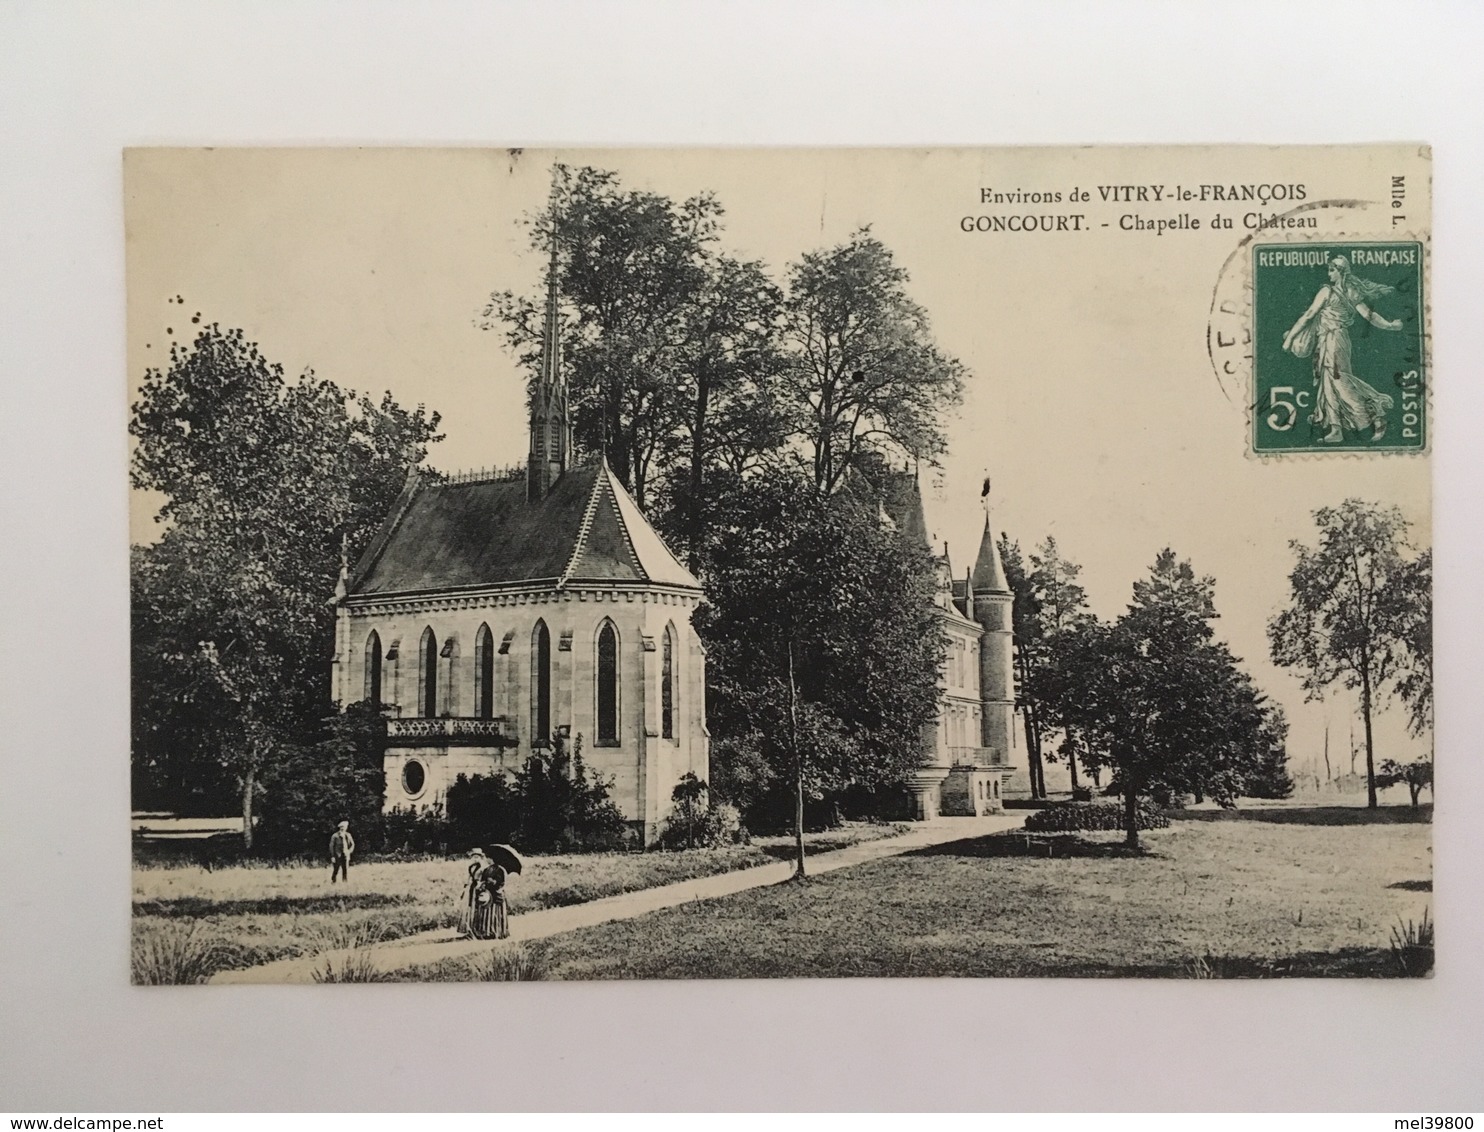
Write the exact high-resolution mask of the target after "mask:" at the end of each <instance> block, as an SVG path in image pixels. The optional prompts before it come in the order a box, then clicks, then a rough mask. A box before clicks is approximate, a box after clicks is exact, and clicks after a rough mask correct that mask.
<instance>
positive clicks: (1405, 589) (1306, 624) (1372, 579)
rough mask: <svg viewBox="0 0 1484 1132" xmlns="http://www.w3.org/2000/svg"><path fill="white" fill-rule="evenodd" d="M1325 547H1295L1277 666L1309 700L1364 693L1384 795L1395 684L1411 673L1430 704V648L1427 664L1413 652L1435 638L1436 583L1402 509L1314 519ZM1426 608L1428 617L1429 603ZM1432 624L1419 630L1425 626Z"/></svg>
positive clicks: (1334, 510) (1275, 623)
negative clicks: (1386, 719) (1385, 720)
mask: <svg viewBox="0 0 1484 1132" xmlns="http://www.w3.org/2000/svg"><path fill="white" fill-rule="evenodd" d="M1314 522H1315V524H1316V525H1317V526H1318V528H1319V543H1318V545H1317V546H1316V547H1313V548H1310V547H1308V546H1306V545H1304V544H1303V543H1301V542H1299V541H1298V540H1296V539H1295V540H1294V541H1292V542H1290V543H1289V546H1290V547H1291V548H1292V549H1293V552H1294V554H1295V555H1296V556H1297V558H1298V562H1297V564H1296V565H1295V566H1294V568H1293V572H1292V573H1291V574H1290V575H1289V584H1290V588H1291V598H1290V604H1289V607H1288V608H1287V609H1285V610H1283V611H1282V612H1281V613H1279V614H1278V615H1277V616H1276V617H1274V618H1273V619H1272V620H1271V621H1270V622H1269V623H1268V640H1269V643H1270V645H1271V649H1272V655H1273V662H1274V663H1275V664H1278V665H1280V666H1283V667H1287V668H1296V669H1299V670H1300V671H1301V672H1302V674H1303V677H1302V678H1303V683H1304V689H1305V691H1306V692H1307V693H1308V696H1309V698H1310V699H1317V698H1319V697H1320V696H1321V695H1322V694H1323V693H1324V690H1325V689H1326V688H1328V687H1330V686H1331V685H1333V684H1337V683H1338V684H1343V685H1344V686H1345V687H1347V688H1351V689H1359V691H1360V714H1361V719H1362V722H1363V723H1364V726H1365V763H1366V794H1367V803H1368V805H1370V806H1372V807H1374V806H1375V805H1376V804H1377V798H1376V752H1375V737H1374V732H1373V727H1372V719H1373V716H1374V714H1375V709H1376V706H1377V704H1378V703H1381V702H1384V701H1383V697H1384V695H1385V693H1386V689H1387V686H1388V684H1389V683H1390V682H1391V681H1392V680H1393V679H1394V678H1395V677H1396V676H1397V675H1398V674H1400V673H1402V672H1403V671H1404V670H1405V672H1406V674H1407V675H1411V676H1412V677H1413V678H1414V679H1417V680H1420V679H1422V673H1423V671H1424V669H1423V667H1422V665H1423V664H1424V663H1426V666H1427V667H1426V671H1427V672H1428V674H1429V675H1428V676H1427V679H1426V688H1427V697H1426V700H1425V701H1424V700H1423V699H1422V688H1421V687H1420V686H1416V690H1415V691H1414V692H1412V695H1413V696H1414V700H1413V701H1412V702H1414V703H1418V704H1421V703H1424V702H1425V703H1426V704H1428V705H1429V706H1430V703H1431V694H1430V693H1431V677H1430V671H1431V646H1430V644H1428V645H1427V646H1426V660H1425V661H1424V660H1422V659H1421V658H1417V657H1412V656H1410V655H1409V649H1408V640H1409V637H1411V638H1412V639H1414V640H1415V642H1416V645H1417V646H1419V647H1421V646H1422V641H1423V640H1424V639H1430V636H1431V598H1430V592H1431V586H1430V569H1429V570H1428V571H1427V574H1428V577H1427V578H1426V579H1425V580H1424V579H1422V578H1421V576H1420V574H1419V571H1418V568H1417V567H1416V565H1415V563H1409V560H1408V556H1407V552H1408V551H1409V550H1410V546H1409V544H1408V540H1407V529H1408V523H1407V521H1406V519H1404V518H1403V517H1402V513H1401V511H1400V510H1399V509H1398V508H1396V507H1383V506H1381V505H1379V504H1375V503H1367V502H1364V501H1362V500H1359V499H1347V500H1345V502H1344V503H1342V504H1340V506H1338V507H1321V508H1320V509H1319V510H1317V511H1315V512H1314ZM1424 600H1425V601H1426V602H1427V607H1426V610H1425V611H1424V610H1423V609H1422V608H1421V606H1420V603H1421V602H1423V601H1424ZM1424 624H1425V625H1426V626H1427V628H1426V630H1425V631H1422V632H1420V633H1419V631H1418V626H1420V625H1424Z"/></svg>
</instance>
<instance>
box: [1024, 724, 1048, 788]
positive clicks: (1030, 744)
mask: <svg viewBox="0 0 1484 1132" xmlns="http://www.w3.org/2000/svg"><path fill="white" fill-rule="evenodd" d="M1034 715H1035V711H1034V709H1032V708H1031V706H1030V705H1029V704H1027V705H1026V708H1025V749H1026V753H1027V756H1028V759H1027V762H1028V765H1027V767H1026V769H1027V770H1028V771H1029V772H1030V774H1029V777H1030V780H1031V797H1032V798H1044V797H1046V780H1045V779H1044V778H1043V777H1042V770H1041V745H1040V743H1039V742H1038V741H1037V740H1038V739H1039V735H1038V734H1037V732H1036V721H1035V719H1034Z"/></svg>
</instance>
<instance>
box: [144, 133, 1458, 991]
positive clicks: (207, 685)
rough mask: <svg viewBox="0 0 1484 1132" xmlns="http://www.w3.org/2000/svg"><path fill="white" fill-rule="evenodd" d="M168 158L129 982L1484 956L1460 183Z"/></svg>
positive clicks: (1270, 969) (1398, 160)
mask: <svg viewBox="0 0 1484 1132" xmlns="http://www.w3.org/2000/svg"><path fill="white" fill-rule="evenodd" d="M124 174H125V175H124V187H125V195H126V225H127V232H126V240H127V270H128V280H127V283H128V367H129V368H128V382H129V385H128V397H129V433H130V460H131V463H130V477H131V487H132V511H131V541H132V555H131V595H132V704H133V725H132V770H133V779H132V782H133V811H134V812H133V829H134V836H133V853H134V869H133V912H134V917H133V963H132V971H133V979H134V981H135V982H136V983H140V984H161V983H224V982H254V983H280V982H283V983H316V982H388V981H488V980H496V981H498V980H525V979H568V980H570V979H661V978H753V977H760V976H762V977H771V976H776V977H816V976H919V977H920V976H978V977H991V976H1074V977H1172V978H1231V977H1291V976H1299V977H1366V978H1397V977H1418V976H1426V975H1428V974H1430V973H1431V972H1432V970H1433V956H1434V920H1433V910H1432V906H1431V905H1432V896H1431V892H1432V860H1431V844H1432V838H1431V819H1432V788H1433V742H1432V645H1431V640H1432V556H1431V485H1430V478H1429V477H1430V472H1429V450H1430V445H1431V437H1432V424H1433V422H1432V417H1431V414H1432V404H1433V402H1432V399H1431V396H1430V388H1431V382H1432V379H1433V369H1432V364H1431V361H1432V359H1431V353H1430V349H1431V347H1430V342H1431V327H1430V325H1429V295H1430V292H1429V286H1428V282H1429V269H1430V257H1431V250H1432V249H1431V241H1430V227H1431V214H1430V195H1431V156H1430V152H1429V150H1428V148H1427V146H1425V145H1422V144H1420V143H1414V144H1389V145H1368V146H1336V147H1279V148H1274V147H1258V146H1220V147H1118V148H1115V147H1083V148H1063V149H1058V148H1013V149H922V150H914V149H884V150H850V149H821V150H806V149H799V150H748V149H718V150H687V149H670V150H592V151H589V150H567V151H535V150H513V149H478V148H464V149H194V150H187V149H138V150H130V151H128V152H126V153H125V155H124ZM1444 930H1445V931H1446V926H1445V928H1444Z"/></svg>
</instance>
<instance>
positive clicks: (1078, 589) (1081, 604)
mask: <svg viewBox="0 0 1484 1132" xmlns="http://www.w3.org/2000/svg"><path fill="white" fill-rule="evenodd" d="M1005 543H1006V540H1005V539H1003V538H1002V539H1001V549H1002V551H1003V549H1004V546H1005ZM1016 557H1017V558H1018V557H1019V554H1018V548H1017V549H1016ZM1006 573H1007V578H1009V580H1010V582H1011V585H1012V588H1015V586H1016V583H1015V580H1014V578H1012V577H1010V576H1009V568H1008V566H1007V568H1006ZM1023 573H1024V579H1023V581H1022V582H1021V583H1020V586H1021V587H1022V588H1023V589H1024V590H1025V594H1026V596H1025V603H1024V605H1025V609H1026V615H1025V616H1024V617H1022V615H1021V614H1020V612H1019V605H1020V602H1021V594H1020V590H1019V589H1017V591H1016V601H1017V614H1016V616H1017V623H1016V631H1017V634H1021V635H1023V639H1024V641H1025V645H1024V647H1021V646H1020V639H1021V638H1020V636H1018V637H1017V649H1016V654H1017V655H1016V661H1017V666H1018V667H1019V668H1020V672H1019V673H1018V675H1019V677H1020V682H1021V695H1022V697H1023V698H1024V700H1025V702H1026V703H1027V705H1028V706H1029V713H1028V715H1029V718H1030V719H1031V720H1033V722H1034V728H1033V737H1028V742H1029V743H1030V745H1031V752H1032V757H1033V759H1034V760H1035V762H1036V763H1037V764H1038V765H1039V763H1040V760H1041V758H1042V754H1043V752H1042V740H1043V739H1044V737H1045V735H1046V733H1047V732H1048V731H1050V730H1060V731H1061V733H1062V742H1061V747H1060V753H1061V755H1062V757H1063V758H1065V759H1066V760H1067V767H1068V770H1069V771H1070V773H1071V780H1072V789H1073V790H1074V791H1075V790H1078V789H1079V785H1078V781H1077V754H1076V752H1077V746H1078V739H1077V735H1076V732H1075V729H1074V727H1073V725H1072V723H1071V711H1070V710H1069V709H1072V708H1074V707H1075V703H1074V699H1075V696H1076V695H1077V691H1076V686H1075V683H1069V682H1068V679H1067V678H1066V677H1067V674H1069V673H1074V672H1075V671H1076V667H1077V664H1078V663H1079V656H1078V647H1079V646H1078V644H1077V641H1076V635H1077V633H1078V631H1079V630H1080V629H1081V628H1082V627H1083V626H1085V625H1086V624H1088V623H1089V622H1090V621H1091V620H1092V614H1091V613H1090V612H1089V611H1088V609H1087V591H1086V590H1084V589H1083V588H1082V586H1081V585H1080V584H1079V583H1078V581H1077V578H1078V577H1079V575H1080V574H1081V573H1082V567H1081V566H1079V565H1077V564H1076V563H1075V562H1072V561H1070V560H1069V559H1067V558H1065V557H1063V556H1062V553H1061V548H1060V547H1058V546H1057V544H1056V539H1055V538H1053V537H1052V536H1050V535H1048V536H1047V537H1046V539H1045V540H1044V541H1043V542H1042V543H1041V545H1040V546H1039V547H1038V548H1037V550H1036V553H1035V554H1032V555H1031V556H1030V569H1029V570H1028V571H1024V570H1023ZM1046 757H1047V758H1050V757H1052V756H1051V755H1050V754H1049V753H1047V754H1046ZM1041 781H1042V797H1044V796H1045V772H1044V771H1042V772H1041Z"/></svg>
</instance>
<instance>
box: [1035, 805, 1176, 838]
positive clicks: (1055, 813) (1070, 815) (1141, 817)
mask: <svg viewBox="0 0 1484 1132" xmlns="http://www.w3.org/2000/svg"><path fill="white" fill-rule="evenodd" d="M1135 815H1136V817H1135V824H1136V825H1137V826H1138V828H1140V829H1165V828H1166V827H1168V826H1169V824H1170V819H1169V818H1167V817H1165V815H1164V814H1162V813H1160V811H1159V810H1157V809H1155V808H1154V807H1153V806H1151V805H1150V804H1149V803H1148V802H1142V801H1141V802H1140V803H1139V804H1138V807H1137V809H1136V811H1135ZM1025 828H1026V829H1027V830H1029V831H1030V832H1031V833H1080V832H1083V831H1085V830H1093V829H1122V828H1123V803H1122V802H1121V801H1119V802H1072V803H1070V804H1068V805H1061V806H1048V807H1047V808H1046V809H1044V810H1037V811H1036V812H1035V813H1033V814H1031V815H1030V817H1028V818H1026V819H1025Z"/></svg>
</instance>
